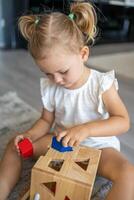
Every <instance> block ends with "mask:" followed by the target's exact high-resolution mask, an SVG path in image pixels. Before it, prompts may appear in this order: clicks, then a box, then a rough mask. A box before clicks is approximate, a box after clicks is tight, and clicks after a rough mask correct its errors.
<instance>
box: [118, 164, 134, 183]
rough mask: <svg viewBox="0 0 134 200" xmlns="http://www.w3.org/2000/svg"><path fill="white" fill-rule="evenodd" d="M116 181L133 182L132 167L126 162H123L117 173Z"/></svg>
mask: <svg viewBox="0 0 134 200" xmlns="http://www.w3.org/2000/svg"><path fill="white" fill-rule="evenodd" d="M117 179H126V180H130V181H131V180H134V166H133V165H132V164H131V163H129V162H128V161H124V162H123V163H122V164H121V166H120V168H119V172H118V173H117Z"/></svg>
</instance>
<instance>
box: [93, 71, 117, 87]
mask: <svg viewBox="0 0 134 200" xmlns="http://www.w3.org/2000/svg"><path fill="white" fill-rule="evenodd" d="M92 81H93V82H95V84H97V85H98V87H99V88H100V89H101V90H102V91H105V90H107V89H109V88H110V87H111V86H112V84H113V83H115V86H116V88H117V89H118V82H117V79H116V78H115V71H114V70H111V71H108V72H100V71H98V70H95V69H92Z"/></svg>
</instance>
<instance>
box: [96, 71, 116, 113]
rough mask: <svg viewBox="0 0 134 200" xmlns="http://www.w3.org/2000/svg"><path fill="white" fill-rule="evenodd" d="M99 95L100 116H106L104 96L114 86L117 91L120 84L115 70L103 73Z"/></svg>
mask: <svg viewBox="0 0 134 200" xmlns="http://www.w3.org/2000/svg"><path fill="white" fill-rule="evenodd" d="M99 83H100V84H99V85H100V86H99V95H98V101H99V103H98V112H99V113H100V114H106V113H107V111H106V109H105V106H104V103H103V100H102V94H103V93H104V92H105V91H107V90H108V89H110V87H111V86H112V85H113V84H114V85H115V88H116V90H118V82H117V79H116V78H115V72H114V70H112V71H109V72H106V73H103V74H102V76H101V77H100V81H99Z"/></svg>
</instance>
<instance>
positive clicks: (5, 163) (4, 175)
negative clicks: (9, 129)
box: [0, 139, 22, 200]
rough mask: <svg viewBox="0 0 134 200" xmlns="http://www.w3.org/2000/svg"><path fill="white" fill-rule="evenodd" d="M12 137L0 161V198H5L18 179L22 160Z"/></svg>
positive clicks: (3, 199)
mask: <svg viewBox="0 0 134 200" xmlns="http://www.w3.org/2000/svg"><path fill="white" fill-rule="evenodd" d="M13 141H14V139H12V140H11V141H10V142H9V143H8V145H7V148H6V150H5V153H4V155H3V158H2V160H1V162H0V200H5V199H6V198H7V197H8V195H9V193H10V191H11V190H12V188H13V187H14V185H15V184H16V182H17V181H18V179H19V176H20V171H21V166H22V160H21V158H20V157H19V156H18V154H17V152H16V150H15V147H14V145H13V143H14V142H13Z"/></svg>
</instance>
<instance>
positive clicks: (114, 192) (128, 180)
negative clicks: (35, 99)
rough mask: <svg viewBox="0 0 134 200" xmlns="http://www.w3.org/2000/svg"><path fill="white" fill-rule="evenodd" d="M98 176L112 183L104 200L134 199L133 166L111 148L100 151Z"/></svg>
mask: <svg viewBox="0 0 134 200" xmlns="http://www.w3.org/2000/svg"><path fill="white" fill-rule="evenodd" d="M98 174H99V175H101V176H103V177H105V178H108V179H109V180H111V181H112V182H113V186H112V189H111V191H110V192H109V194H108V195H107V197H106V200H113V199H114V200H133V199H134V166H133V165H131V164H130V163H129V162H128V161H127V160H126V159H125V158H124V157H123V156H122V155H121V153H120V152H118V151H117V150H115V149H113V148H105V149H103V150H102V154H101V159H100V163H99V167H98Z"/></svg>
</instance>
